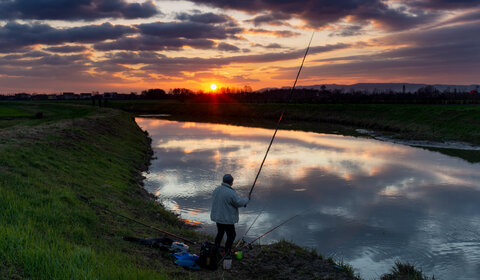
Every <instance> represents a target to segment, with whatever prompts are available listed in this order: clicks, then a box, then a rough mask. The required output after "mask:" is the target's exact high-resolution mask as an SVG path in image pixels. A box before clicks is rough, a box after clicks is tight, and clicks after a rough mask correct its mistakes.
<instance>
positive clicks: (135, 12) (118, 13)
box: [0, 0, 158, 20]
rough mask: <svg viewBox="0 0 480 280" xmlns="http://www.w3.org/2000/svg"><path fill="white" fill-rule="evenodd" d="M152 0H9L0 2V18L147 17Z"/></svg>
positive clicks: (150, 14)
mask: <svg viewBox="0 0 480 280" xmlns="http://www.w3.org/2000/svg"><path fill="white" fill-rule="evenodd" d="M157 13H158V11H157V8H156V6H155V4H154V2H153V1H146V2H143V3H128V2H126V1H125V0H75V1H70V0H42V1H32V0H10V1H5V0H2V1H0V19H7V20H12V19H13V20H15V19H40V20H43V19H52V20H95V19H100V18H127V19H133V18H148V17H151V16H153V15H155V14H157Z"/></svg>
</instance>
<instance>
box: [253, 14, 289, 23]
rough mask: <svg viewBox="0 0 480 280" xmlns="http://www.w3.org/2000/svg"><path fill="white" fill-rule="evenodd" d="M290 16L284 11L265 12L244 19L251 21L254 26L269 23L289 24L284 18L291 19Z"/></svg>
mask: <svg viewBox="0 0 480 280" xmlns="http://www.w3.org/2000/svg"><path fill="white" fill-rule="evenodd" d="M291 18H292V17H291V16H290V15H288V14H284V13H275V12H274V13H267V14H263V15H259V16H256V17H254V18H253V19H250V20H246V22H250V23H253V24H254V25H255V26H259V25H263V24H269V25H275V26H280V25H289V24H288V23H287V22H286V20H289V19H291Z"/></svg>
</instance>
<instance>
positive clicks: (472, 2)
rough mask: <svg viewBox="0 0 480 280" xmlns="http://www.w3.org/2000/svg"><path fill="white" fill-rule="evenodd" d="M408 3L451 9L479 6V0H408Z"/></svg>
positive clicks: (429, 7)
mask: <svg viewBox="0 0 480 280" xmlns="http://www.w3.org/2000/svg"><path fill="white" fill-rule="evenodd" d="M406 4H408V5H409V6H411V7H418V8H427V9H438V10H451V9H464V8H472V7H479V6H480V1H479V0H407V1H406Z"/></svg>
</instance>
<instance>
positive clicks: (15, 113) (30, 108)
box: [0, 101, 95, 129]
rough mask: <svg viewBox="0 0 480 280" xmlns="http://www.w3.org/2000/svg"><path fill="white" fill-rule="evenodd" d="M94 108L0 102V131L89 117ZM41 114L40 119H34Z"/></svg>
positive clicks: (59, 104)
mask: <svg viewBox="0 0 480 280" xmlns="http://www.w3.org/2000/svg"><path fill="white" fill-rule="evenodd" d="M94 109H95V108H93V107H92V106H82V105H76V104H70V105H65V104H61V103H57V102H53V103H52V102H49V103H47V102H29V101H0V129H2V128H9V127H13V126H21V125H24V126H36V125H40V124H48V123H55V122H57V121H61V120H71V119H76V118H81V117H86V116H88V115H90V114H91V113H92V112H93V111H94ZM37 113H42V118H36V117H35V115H36V114H37Z"/></svg>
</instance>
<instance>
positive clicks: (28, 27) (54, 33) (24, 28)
mask: <svg viewBox="0 0 480 280" xmlns="http://www.w3.org/2000/svg"><path fill="white" fill-rule="evenodd" d="M133 32H135V29H134V28H132V27H128V26H123V25H112V24H110V23H104V24H101V25H86V26H81V27H72V28H63V29H56V28H53V27H51V26H50V25H47V24H40V23H33V24H20V23H17V22H9V23H7V24H5V25H4V26H2V27H0V52H17V51H18V50H19V49H22V48H27V47H29V46H32V45H36V44H44V45H58V44H62V43H95V42H101V41H104V40H108V39H116V38H120V37H122V36H123V35H125V34H128V33H133Z"/></svg>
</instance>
